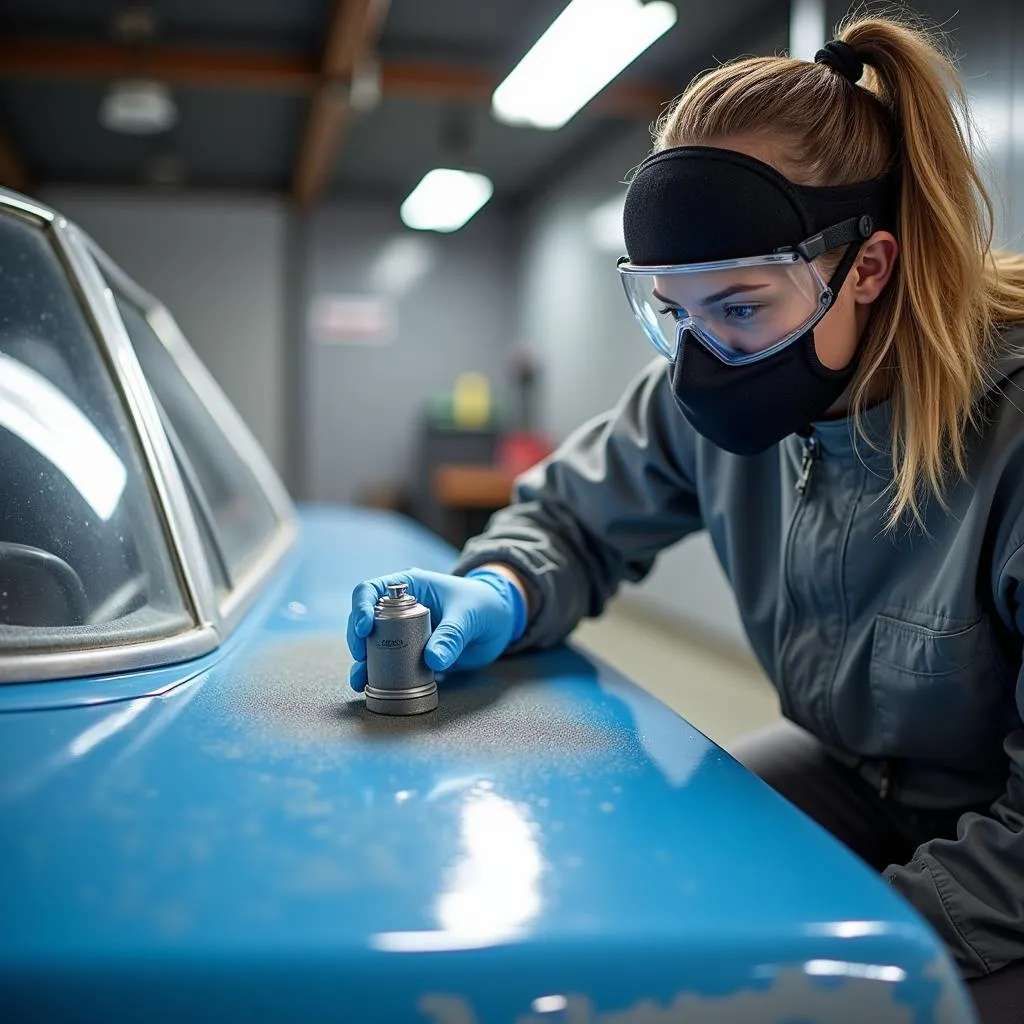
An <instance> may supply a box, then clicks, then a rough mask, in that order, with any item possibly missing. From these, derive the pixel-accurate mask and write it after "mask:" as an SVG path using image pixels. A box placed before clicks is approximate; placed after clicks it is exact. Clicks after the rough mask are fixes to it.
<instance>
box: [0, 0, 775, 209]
mask: <svg viewBox="0 0 1024 1024" xmlns="http://www.w3.org/2000/svg"><path fill="white" fill-rule="evenodd" d="M378 2H380V0H153V2H152V3H149V4H146V5H145V11H146V12H147V14H148V17H147V18H146V19H144V23H146V22H148V25H149V28H150V30H151V31H150V34H149V35H148V38H147V39H146V40H145V41H144V42H142V43H134V44H132V45H130V46H129V45H126V44H125V43H124V40H123V33H122V35H121V36H118V35H116V34H115V32H114V26H115V25H116V24H118V15H119V12H121V13H123V11H124V10H125V7H124V5H123V4H119V3H113V2H107V0H0V178H3V179H5V180H6V181H7V182H9V183H13V182H14V179H15V178H16V177H18V176H20V181H19V182H17V183H18V184H21V185H23V186H25V187H26V188H28V189H31V188H32V187H35V186H38V185H41V184H53V183H62V184H63V183H76V184H78V183H81V184H102V185H111V186H150V187H156V186H157V185H159V184H161V183H162V184H163V187H168V186H169V185H170V186H173V187H189V188H203V189H210V188H213V189H216V188H230V189H254V190H272V191H279V192H289V191H290V192H291V193H292V194H293V195H295V196H296V197H297V198H298V199H299V200H301V201H305V202H309V201H315V200H316V199H319V198H321V197H330V196H343V195H344V196H359V195H367V196H369V195H374V196H386V197H388V198H397V197H400V196H403V195H405V194H406V193H407V192H408V191H409V189H410V188H411V187H412V186H413V185H414V184H415V183H416V181H418V180H419V178H420V177H421V176H422V175H423V173H424V172H425V171H427V170H429V169H430V168H431V167H434V166H438V165H439V164H446V163H452V162H456V163H458V164H459V165H461V166H465V167H468V168H472V169H477V170H481V171H483V172H484V173H485V174H487V175H488V176H489V177H491V179H492V180H493V181H494V184H495V192H496V197H497V198H498V199H499V200H506V201H515V200H517V199H520V198H523V197H524V196H527V195H529V194H531V193H532V192H533V191H534V190H535V189H536V188H537V187H538V186H539V184H540V183H541V182H542V181H543V180H545V179H546V178H547V177H548V176H550V175H551V174H552V173H554V172H555V171H557V169H558V168H560V167H561V166H563V165H564V164H565V163H566V162H567V161H569V160H571V159H573V158H574V157H575V156H577V155H578V154H579V153H580V152H582V151H586V150H588V149H590V148H593V147H595V146H598V145H601V144H602V142H603V141H604V140H605V139H607V138H609V137H611V136H613V135H614V134H615V133H617V132H621V131H623V130H626V129H635V126H636V124H637V123H638V122H649V121H651V120H652V119H653V118H654V117H656V116H657V114H658V109H659V105H660V104H661V103H662V102H664V101H666V100H668V99H670V98H671V97H672V96H673V95H674V94H675V93H676V92H678V91H679V89H680V88H681V87H682V86H683V85H685V83H686V82H687V81H688V79H689V78H690V77H691V76H692V75H693V74H694V73H695V72H697V71H698V70H700V69H701V68H703V67H707V66H709V65H710V64H712V63H713V62H714V61H715V60H717V59H728V58H730V57H733V56H736V55H738V54H740V53H744V52H748V53H749V52H770V51H772V50H775V49H781V48H782V47H784V46H785V38H786V23H787V19H788V5H787V4H785V3H782V2H781V0H720V2H718V3H714V4H711V3H707V2H706V0H675V3H676V6H677V8H678V10H679V18H678V21H677V23H676V26H675V27H674V28H673V29H671V30H670V31H669V32H668V33H667V34H666V35H665V36H664V37H662V39H660V40H659V41H658V42H657V43H656V44H655V45H654V46H652V47H651V48H650V49H649V50H648V51H647V52H646V53H645V54H644V55H643V56H642V57H641V58H640V59H639V60H637V61H636V62H635V63H634V64H633V65H632V66H631V67H630V68H628V69H627V71H626V72H625V73H623V75H621V76H620V77H619V79H617V80H616V82H614V83H612V85H611V86H610V87H609V88H608V89H607V90H606V91H605V93H604V94H602V95H601V96H599V97H598V98H596V99H595V100H594V101H592V103H591V104H590V105H589V106H588V107H586V108H584V110H583V111H581V112H580V113H579V114H578V115H577V116H576V117H575V118H573V119H572V120H571V121H570V122H569V123H568V124H567V125H566V126H565V127H564V128H562V129H560V130H558V131H554V132H545V131H540V130H536V129H528V128H512V127H509V126H507V125H503V124H500V123H498V122H496V121H494V120H493V119H492V118H491V116H490V113H489V96H490V91H491V89H493V87H494V85H496V84H497V83H498V82H499V81H500V80H501V79H502V78H503V77H504V76H505V75H506V74H507V73H508V71H510V70H511V69H512V67H514V66H515V64H516V63H517V62H518V60H519V59H520V57H522V55H523V54H524V53H525V52H526V50H527V49H528V48H529V47H530V46H531V45H532V43H533V42H534V41H535V40H536V39H537V38H538V36H539V35H540V34H541V33H542V32H543V31H544V29H545V28H546V27H547V26H548V25H549V24H550V23H551V22H552V21H553V20H554V18H555V17H556V15H557V14H558V13H559V11H560V10H561V9H562V7H564V5H565V0H391V3H390V5H387V4H382V6H381V7H380V8H379V9H378V16H379V17H382V18H383V21H382V22H381V23H380V24H379V25H374V24H372V21H373V17H372V11H373V7H374V4H375V3H378ZM367 12H369V13H367ZM123 24H124V22H123V21H122V22H121V25H122V27H123ZM370 57H372V58H375V60H376V61H377V62H378V64H379V67H380V75H381V77H380V82H381V91H382V98H381V101H380V102H379V103H378V104H377V105H376V106H375V107H373V108H372V109H370V110H368V111H366V112H362V113H359V112H356V111H355V110H353V109H351V108H350V107H349V105H348V102H347V96H348V92H347V83H348V82H349V81H350V77H351V68H352V66H353V62H356V61H357V58H358V61H357V62H358V64H359V65H360V66H363V65H364V64H366V63H367V58H370ZM130 75H134V76H136V77H153V78H158V79H163V80H165V81H167V82H168V83H169V84H170V86H171V88H172V90H173V95H174V99H175V102H176V104H177V107H178V119H177V122H176V124H175V125H174V126H173V128H171V129H170V130H169V131H167V132H165V133H163V134H161V135H157V136H149V137H145V136H129V135H121V134H117V133H114V132H111V131H109V130H107V129H106V128H104V127H103V126H102V125H101V124H100V123H99V120H98V116H97V115H98V110H99V107H100V103H101V101H102V98H103V96H104V93H105V91H106V90H107V88H108V86H109V84H110V82H111V81H114V80H116V79H118V78H121V77H126V76H130Z"/></svg>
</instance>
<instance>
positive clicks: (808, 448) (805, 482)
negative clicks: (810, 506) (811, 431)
mask: <svg viewBox="0 0 1024 1024" xmlns="http://www.w3.org/2000/svg"><path fill="white" fill-rule="evenodd" d="M803 442H804V456H803V460H802V461H801V463H800V476H799V477H797V481H796V493H797V494H799V495H800V497H801V498H802V497H803V496H804V494H806V492H807V488H808V486H809V485H810V483H811V474H812V473H813V472H814V464H815V462H817V461H818V459H819V458H820V456H821V446H820V445H819V444H818V439H817V438H816V437H814V436H813V435H811V436H810V437H805V438H804V439H803ZM794 518H795V515H794Z"/></svg>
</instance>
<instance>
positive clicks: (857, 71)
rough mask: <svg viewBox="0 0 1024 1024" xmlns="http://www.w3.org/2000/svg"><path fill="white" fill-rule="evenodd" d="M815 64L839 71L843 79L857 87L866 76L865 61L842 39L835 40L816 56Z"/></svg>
mask: <svg viewBox="0 0 1024 1024" xmlns="http://www.w3.org/2000/svg"><path fill="white" fill-rule="evenodd" d="M814 60H815V63H817V64H825V65H827V66H828V67H830V68H831V69H832V70H833V71H838V72H839V74H841V75H842V76H843V78H845V79H847V81H850V82H852V83H853V84H854V85H856V84H857V83H858V82H859V81H860V78H861V75H863V74H864V61H862V60H861V59H860V57H858V56H857V51H856V50H855V49H854V48H853V47H852V46H851V45H850V44H849V43H844V42H843V41H842V39H833V40H832V41H831V42H830V43H826V44H825V46H824V48H823V49H821V50H819V51H818V52H817V53H816V54H815V55H814Z"/></svg>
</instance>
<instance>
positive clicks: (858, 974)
mask: <svg viewBox="0 0 1024 1024" xmlns="http://www.w3.org/2000/svg"><path fill="white" fill-rule="evenodd" d="M804 973H805V974H811V975H814V976H815V977H819V978H836V977H840V978H867V979H868V980H869V981H891V982H893V983H897V982H901V981H904V980H906V977H907V972H906V971H905V970H903V968H902V967H895V966H893V965H890V964H853V963H847V962H846V961H845V960H808V961H807V963H805V964H804Z"/></svg>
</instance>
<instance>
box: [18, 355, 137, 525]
mask: <svg viewBox="0 0 1024 1024" xmlns="http://www.w3.org/2000/svg"><path fill="white" fill-rule="evenodd" d="M0 427H3V428H5V429H7V430H9V431H10V432H11V433H12V434H15V435H16V436H17V437H20V438H21V439H22V440H23V441H24V442H25V443H26V444H27V445H29V446H30V447H32V448H34V449H35V450H36V451H37V452H39V454H40V455H42V456H43V458H45V459H46V460H47V461H49V462H50V463H52V465H53V466H54V468H56V469H57V470H58V471H59V472H61V473H63V474H64V476H65V477H67V479H68V481H69V482H70V483H71V484H72V486H74V488H75V489H76V490H77V491H78V493H79V494H81V496H82V497H83V498H84V499H85V501H86V502H87V503H88V504H89V505H90V507H91V508H92V510H93V512H95V513H96V515H98V516H99V517H100V519H102V520H103V521H104V522H106V521H107V520H108V519H109V518H110V517H111V516H112V515H113V514H114V509H116V508H117V506H118V503H119V502H120V500H121V495H122V494H123V493H124V489H125V484H126V483H127V482H128V472H127V470H126V469H125V467H124V463H123V462H122V461H121V460H120V458H118V456H117V453H116V452H115V451H114V449H113V448H111V447H110V445H109V444H108V443H107V440H106V438H104V437H103V435H102V434H101V433H100V432H99V431H98V430H97V429H96V428H95V427H94V426H93V425H92V423H91V422H90V421H89V420H88V419H87V418H86V417H85V416H84V415H83V414H82V412H81V411H80V410H79V409H78V407H77V406H76V405H75V404H74V403H73V402H72V401H71V400H70V399H69V398H68V397H67V396H66V395H65V394H64V393H63V392H62V391H59V390H58V389H57V388H56V387H54V386H53V384H51V383H50V381H48V380H47V379H46V378H45V377H44V376H43V375H42V374H40V373H37V372H36V371H35V370H33V369H31V368H30V367H28V366H25V364H24V363H20V362H18V360H17V359H12V358H11V357H10V356H7V355H4V354H3V353H2V352H0Z"/></svg>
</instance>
